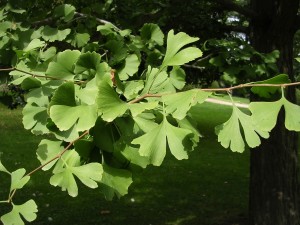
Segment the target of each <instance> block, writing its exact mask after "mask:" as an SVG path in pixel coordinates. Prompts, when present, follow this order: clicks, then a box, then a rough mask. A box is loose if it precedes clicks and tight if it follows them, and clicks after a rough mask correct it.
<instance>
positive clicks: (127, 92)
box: [123, 80, 144, 100]
mask: <svg viewBox="0 0 300 225" xmlns="http://www.w3.org/2000/svg"><path fill="white" fill-rule="evenodd" d="M143 88H144V81H142V80H133V81H127V82H126V83H125V87H124V92H123V94H124V96H125V97H126V99H128V100H131V99H133V98H136V97H137V96H138V93H139V92H140V91H141V90H143Z"/></svg>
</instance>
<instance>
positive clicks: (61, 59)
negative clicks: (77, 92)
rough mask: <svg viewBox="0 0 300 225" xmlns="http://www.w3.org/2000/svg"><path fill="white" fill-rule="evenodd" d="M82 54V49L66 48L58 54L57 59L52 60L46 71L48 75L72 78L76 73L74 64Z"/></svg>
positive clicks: (65, 78)
mask: <svg viewBox="0 0 300 225" xmlns="http://www.w3.org/2000/svg"><path fill="white" fill-rule="evenodd" d="M79 56H80V51H77V50H65V51H63V52H60V53H58V54H57V59H56V61H54V62H51V63H50V64H49V66H48V69H47V71H46V75H48V76H51V77H55V78H57V79H64V80H72V79H73V77H74V76H75V74H74V64H75V62H76V61H77V60H78V58H79Z"/></svg>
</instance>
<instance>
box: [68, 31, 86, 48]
mask: <svg viewBox="0 0 300 225" xmlns="http://www.w3.org/2000/svg"><path fill="white" fill-rule="evenodd" d="M90 38H91V36H90V35H89V34H88V33H76V34H75V35H74V36H72V39H71V45H72V46H74V47H77V48H81V47H83V46H85V45H86V44H87V43H88V42H89V40H90Z"/></svg>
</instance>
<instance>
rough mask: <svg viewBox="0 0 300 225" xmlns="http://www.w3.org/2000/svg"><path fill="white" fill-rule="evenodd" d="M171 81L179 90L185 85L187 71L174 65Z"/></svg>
mask: <svg viewBox="0 0 300 225" xmlns="http://www.w3.org/2000/svg"><path fill="white" fill-rule="evenodd" d="M170 83H171V84H172V85H173V86H174V87H175V88H176V89H178V90H181V89H182V88H183V87H184V85H185V72H184V70H183V69H181V68H180V67H176V66H174V67H173V69H172V70H171V72H170Z"/></svg>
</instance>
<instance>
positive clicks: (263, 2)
mask: <svg viewBox="0 0 300 225" xmlns="http://www.w3.org/2000/svg"><path fill="white" fill-rule="evenodd" d="M251 7H252V10H253V11H255V12H256V13H257V17H255V19H253V20H252V21H251V37H250V38H251V42H252V45H253V47H254V48H255V49H256V50H257V51H260V52H270V51H273V50H275V49H278V50H279V51H280V58H279V60H278V68H279V71H280V72H281V73H286V74H288V75H289V77H290V79H291V80H292V81H293V80H294V74H293V39H294V34H295V31H296V15H297V12H298V8H299V0H251ZM287 92H288V94H287V96H288V99H289V100H290V101H294V100H295V91H294V89H293V88H289V89H288V90H287ZM297 147H298V146H297V134H296V133H295V132H289V131H287V130H286V129H285V126H284V112H283V111H282V112H280V115H279V119H278V123H277V125H276V127H275V128H274V130H273V131H272V132H271V137H270V138H269V139H268V140H265V141H263V143H262V145H261V146H260V147H258V148H256V149H253V150H251V156H250V157H251V159H250V160H251V162H250V164H251V168H250V173H251V174H250V198H249V199H250V204H249V218H250V225H299V224H300V219H299V206H298V194H299V193H298V181H297V163H298V157H297V156H298V154H297Z"/></svg>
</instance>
